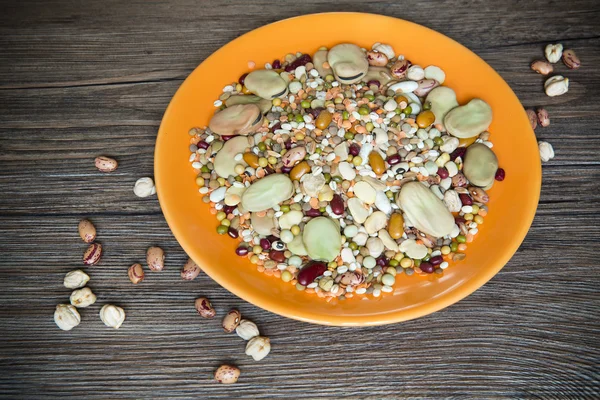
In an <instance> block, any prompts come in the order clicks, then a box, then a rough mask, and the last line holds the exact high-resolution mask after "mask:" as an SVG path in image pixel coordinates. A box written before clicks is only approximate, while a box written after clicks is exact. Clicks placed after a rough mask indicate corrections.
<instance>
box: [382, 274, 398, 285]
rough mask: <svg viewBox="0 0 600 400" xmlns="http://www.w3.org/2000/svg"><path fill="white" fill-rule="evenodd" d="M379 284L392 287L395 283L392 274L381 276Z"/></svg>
mask: <svg viewBox="0 0 600 400" xmlns="http://www.w3.org/2000/svg"><path fill="white" fill-rule="evenodd" d="M381 283H383V284H384V285H387V286H392V285H393V284H394V283H396V278H395V277H394V275H392V274H383V276H382V277H381Z"/></svg>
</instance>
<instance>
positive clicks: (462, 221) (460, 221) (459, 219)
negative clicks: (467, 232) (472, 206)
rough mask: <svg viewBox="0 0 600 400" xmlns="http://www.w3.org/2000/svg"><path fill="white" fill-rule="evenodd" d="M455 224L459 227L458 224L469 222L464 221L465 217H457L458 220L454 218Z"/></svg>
mask: <svg viewBox="0 0 600 400" xmlns="http://www.w3.org/2000/svg"><path fill="white" fill-rule="evenodd" d="M454 222H455V223H456V225H458V224H464V223H465V222H467V220H466V219H464V218H463V217H456V218H454Z"/></svg>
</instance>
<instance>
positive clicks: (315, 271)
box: [298, 261, 327, 286]
mask: <svg viewBox="0 0 600 400" xmlns="http://www.w3.org/2000/svg"><path fill="white" fill-rule="evenodd" d="M326 270H327V266H326V265H325V264H324V263H322V262H319V261H312V262H310V263H308V264H305V265H304V266H303V267H302V269H301V270H300V272H298V283H299V284H301V285H302V286H307V285H310V284H311V283H312V281H314V280H315V279H316V278H317V277H319V276H321V275H323V273H324V272H325V271H326Z"/></svg>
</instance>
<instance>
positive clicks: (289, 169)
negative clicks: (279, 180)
mask: <svg viewBox="0 0 600 400" xmlns="http://www.w3.org/2000/svg"><path fill="white" fill-rule="evenodd" d="M292 169H294V167H285V166H282V167H281V172H283V173H284V174H289V173H290V172H291V171H292Z"/></svg>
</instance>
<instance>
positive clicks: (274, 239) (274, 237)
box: [267, 235, 279, 243]
mask: <svg viewBox="0 0 600 400" xmlns="http://www.w3.org/2000/svg"><path fill="white" fill-rule="evenodd" d="M267 240H268V241H269V243H273V242H276V241H278V240H279V238H278V237H277V236H275V235H269V236H267Z"/></svg>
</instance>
